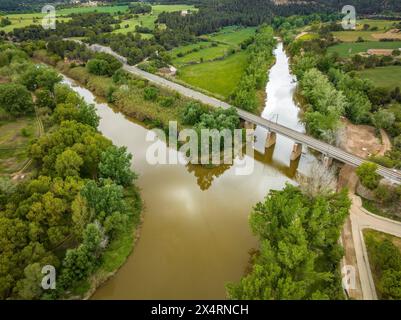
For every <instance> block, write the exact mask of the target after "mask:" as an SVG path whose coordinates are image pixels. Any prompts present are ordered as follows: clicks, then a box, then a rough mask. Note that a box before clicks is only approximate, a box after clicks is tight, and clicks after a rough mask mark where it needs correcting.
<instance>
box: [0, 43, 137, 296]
mask: <svg viewBox="0 0 401 320" xmlns="http://www.w3.org/2000/svg"><path fill="white" fill-rule="evenodd" d="M1 54H2V56H3V59H1V61H2V64H1V68H0V73H1V74H2V75H3V76H10V77H12V78H13V83H5V84H1V85H0V109H1V112H0V113H1V115H2V117H3V118H4V117H6V116H7V114H8V116H7V117H8V119H10V117H14V118H16V119H18V117H21V116H25V115H30V114H33V113H34V108H35V109H36V112H37V113H39V114H41V119H43V120H42V121H43V124H44V127H45V129H46V133H44V134H43V135H42V136H40V137H38V138H36V139H34V140H33V141H32V143H31V146H30V148H29V152H28V154H29V157H30V158H31V159H32V160H33V161H34V164H35V165H36V173H34V174H33V175H32V177H31V179H27V180H25V181H24V182H21V183H19V184H17V185H15V184H14V183H12V182H11V181H10V180H7V179H4V178H1V180H0V239H1V240H0V241H1V246H0V257H1V259H0V264H1V268H0V298H2V299H7V298H14V299H41V298H42V299H43V298H44V299H54V298H67V297H68V296H69V295H71V294H76V291H75V290H76V288H78V287H80V286H81V285H82V284H83V283H85V282H86V281H87V279H88V278H89V277H90V276H91V275H92V274H93V273H95V272H96V271H97V270H98V269H99V268H101V267H102V264H103V262H104V261H103V254H104V252H106V251H107V250H108V247H109V245H110V244H111V243H113V242H114V241H118V239H119V238H120V237H121V236H122V235H124V233H125V234H128V236H131V234H132V232H133V228H134V225H136V224H137V223H138V219H139V214H140V208H141V201H140V198H139V195H138V193H137V191H136V188H135V186H134V185H133V180H134V178H135V174H134V173H133V172H131V170H130V165H131V158H132V155H130V154H128V153H127V151H126V149H125V148H117V147H115V146H114V145H113V144H112V143H111V141H110V140H108V139H106V138H105V137H104V136H102V135H101V134H100V133H99V132H98V131H97V126H98V123H99V118H98V116H97V115H96V113H95V110H94V107H93V106H92V105H88V104H86V103H85V102H84V101H83V100H82V98H81V97H79V96H78V95H77V94H76V93H75V92H74V91H72V90H71V89H70V88H69V87H68V86H66V85H63V84H60V81H61V77H60V76H59V75H58V74H57V72H55V71H54V70H53V69H51V68H48V67H45V66H37V65H34V64H32V63H31V62H30V60H29V56H28V55H27V54H26V53H25V52H24V51H22V50H20V49H17V48H16V47H14V46H12V45H2V46H1ZM4 57H6V59H4ZM33 97H34V99H33ZM49 264H50V265H52V266H54V267H55V268H56V271H57V286H56V290H52V291H51V293H49V292H45V291H44V290H43V289H42V287H41V286H38V283H40V281H41V279H42V277H43V274H42V273H41V271H42V267H43V266H44V265H49ZM84 293H85V291H84V292H82V291H81V294H84Z"/></svg>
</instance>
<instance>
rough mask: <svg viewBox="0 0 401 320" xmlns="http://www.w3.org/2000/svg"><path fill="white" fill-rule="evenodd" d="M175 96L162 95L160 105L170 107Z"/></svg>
mask: <svg viewBox="0 0 401 320" xmlns="http://www.w3.org/2000/svg"><path fill="white" fill-rule="evenodd" d="M174 102H175V99H174V97H162V98H161V99H160V105H161V106H162V107H164V108H170V107H172V106H173V105H174Z"/></svg>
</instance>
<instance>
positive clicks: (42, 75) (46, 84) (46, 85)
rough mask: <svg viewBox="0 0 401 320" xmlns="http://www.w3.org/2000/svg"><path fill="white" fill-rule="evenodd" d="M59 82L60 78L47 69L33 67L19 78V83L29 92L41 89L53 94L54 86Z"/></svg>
mask: <svg viewBox="0 0 401 320" xmlns="http://www.w3.org/2000/svg"><path fill="white" fill-rule="evenodd" d="M61 80H62V77H61V76H60V75H59V74H58V73H57V72H56V71H54V70H52V69H50V68H49V67H45V66H42V65H33V66H30V67H29V68H28V69H27V70H26V71H25V72H24V73H23V74H22V75H21V76H20V79H19V82H20V83H22V84H23V85H24V86H25V87H27V88H28V89H29V90H30V91H35V90H37V89H39V88H42V89H47V90H49V91H50V92H53V91H54V86H55V85H56V84H57V83H59V82H60V81H61Z"/></svg>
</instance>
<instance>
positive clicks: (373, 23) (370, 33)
mask: <svg viewBox="0 0 401 320" xmlns="http://www.w3.org/2000/svg"><path fill="white" fill-rule="evenodd" d="M395 23H397V21H393V20H371V19H362V20H358V21H357V28H356V30H350V31H336V32H333V35H334V36H335V37H336V38H338V39H339V40H341V41H345V42H354V41H357V40H358V38H362V39H364V40H365V41H379V40H380V38H386V37H387V36H386V32H388V31H389V30H391V29H393V28H394V25H395ZM365 24H366V25H369V29H368V30H366V31H365V30H364V29H363V26H364V25H365ZM372 28H377V30H371V29H372ZM378 35H380V36H378Z"/></svg>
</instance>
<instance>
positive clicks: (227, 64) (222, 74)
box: [178, 51, 247, 99]
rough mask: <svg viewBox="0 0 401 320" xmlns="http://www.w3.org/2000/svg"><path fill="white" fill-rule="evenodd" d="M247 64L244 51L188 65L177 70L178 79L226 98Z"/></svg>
mask: <svg viewBox="0 0 401 320" xmlns="http://www.w3.org/2000/svg"><path fill="white" fill-rule="evenodd" d="M246 66H247V54H246V52H245V51H242V52H238V53H235V54H233V55H230V56H229V57H228V58H226V59H224V60H218V61H213V62H204V63H200V64H195V65H188V66H185V67H183V68H181V69H180V70H179V73H178V79H180V80H182V81H184V82H186V83H188V84H190V85H192V86H194V87H199V88H201V89H203V90H206V91H208V92H211V93H214V94H216V95H218V96H221V97H223V98H225V99H227V98H228V97H229V96H230V94H232V93H233V91H234V90H235V88H236V87H237V85H238V82H239V80H240V78H241V76H242V74H243V73H244V71H245V68H246Z"/></svg>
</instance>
